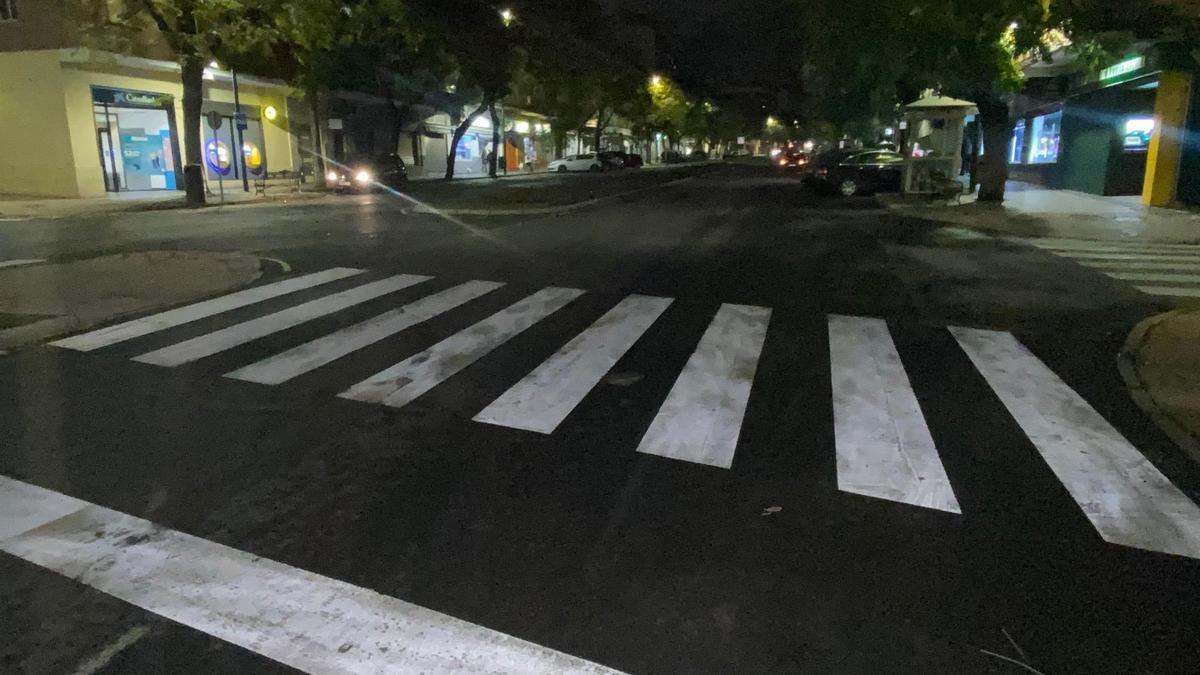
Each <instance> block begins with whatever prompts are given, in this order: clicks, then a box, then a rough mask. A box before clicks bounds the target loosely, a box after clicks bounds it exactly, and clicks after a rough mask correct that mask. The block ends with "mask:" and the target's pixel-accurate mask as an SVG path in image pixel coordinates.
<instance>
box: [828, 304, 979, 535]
mask: <svg viewBox="0 0 1200 675" xmlns="http://www.w3.org/2000/svg"><path fill="white" fill-rule="evenodd" d="M829 358H830V361H829V366H830V371H831V372H830V374H831V376H832V383H833V419H834V437H835V439H836V445H837V474H838V489H840V490H842V491H844V492H852V493H855V494H860V495H866V496H868V497H877V498H880V499H888V500H891V501H895V502H903V503H905V504H913V505H916V506H924V507H928V508H931V509H938V510H940V511H949V512H951V513H962V511H961V510H959V507H958V500H957V499H955V497H954V490H953V489H952V488H951V487H950V479H949V478H947V477H946V469H945V468H944V467H943V466H942V461H941V459H940V458H939V457H938V453H937V449H936V448H935V447H934V444H933V438H932V437H931V436H930V434H929V427H928V426H926V424H925V417H924V415H922V414H921V408H920V406H919V405H918V404H917V397H916V394H914V393H913V390H912V385H910V384H909V382H908V375H907V374H906V373H905V372H904V365H903V364H901V362H900V354H898V353H897V352H896V346H895V344H893V342H892V337H891V335H890V334H889V333H888V328H887V324H886V323H885V322H884V321H883V320H882V319H868V318H861V317H853V316H830V317H829Z"/></svg>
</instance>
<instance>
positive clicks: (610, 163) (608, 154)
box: [596, 150, 625, 169]
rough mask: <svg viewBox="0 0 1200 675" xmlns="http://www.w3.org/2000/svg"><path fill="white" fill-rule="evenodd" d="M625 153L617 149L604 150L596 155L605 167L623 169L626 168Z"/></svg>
mask: <svg viewBox="0 0 1200 675" xmlns="http://www.w3.org/2000/svg"><path fill="white" fill-rule="evenodd" d="M624 155H625V153H623V152H619V151H617V150H604V151H601V152H597V153H596V157H597V158H599V159H600V161H601V162H602V163H603V166H604V168H605V169H623V168H625V157H624Z"/></svg>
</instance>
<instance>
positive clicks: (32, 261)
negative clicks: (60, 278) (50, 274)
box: [0, 258, 46, 267]
mask: <svg viewBox="0 0 1200 675" xmlns="http://www.w3.org/2000/svg"><path fill="white" fill-rule="evenodd" d="M44 262H46V259H45V258H20V259H16V260H0V267H21V266H23V265H36V264H38V263H44Z"/></svg>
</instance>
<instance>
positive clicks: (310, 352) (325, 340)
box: [225, 281, 504, 384]
mask: <svg viewBox="0 0 1200 675" xmlns="http://www.w3.org/2000/svg"><path fill="white" fill-rule="evenodd" d="M503 285H504V284H501V283H497V282H494V281H468V282H466V283H464V284H459V285H458V286H454V287H452V288H447V289H446V290H444V291H439V292H437V293H434V294H433V295H429V296H426V297H424V298H421V299H420V300H417V301H415V302H411V303H409V304H407V305H405V306H403V307H397V308H396V309H393V310H389V311H387V312H384V313H383V314H380V315H379V316H376V317H372V318H370V319H367V320H366V321H363V322H362V323H357V324H355V325H353V326H350V327H348V328H343V329H342V330H339V331H337V332H336V333H330V334H329V335H326V336H324V337H320V338H317V339H316V340H313V341H312V342H306V343H304V344H302V345H300V346H298V347H294V348H292V349H289V350H287V351H286V352H281V353H279V354H276V355H274V356H270V357H267V358H265V359H263V360H261V361H258V362H256V363H252V364H250V365H248V366H246V367H244V368H239V369H237V370H235V371H233V372H231V373H226V374H225V377H231V378H233V379H235V380H245V381H247V382H258V383H259V384H280V383H283V382H287V381H288V380H290V379H292V378H293V377H297V376H299V375H303V374H304V373H307V372H308V371H310V370H313V369H316V368H320V367H321V366H323V365H325V364H327V363H331V362H333V361H336V360H337V359H340V358H342V357H343V356H345V355H347V354H350V353H352V352H355V351H358V350H359V349H362V348H364V347H368V346H370V345H373V344H375V343H376V342H379V341H380V340H383V339H384V338H387V337H390V336H392V335H395V334H396V333H399V332H400V331H402V330H405V329H407V328H411V327H413V326H415V325H417V324H419V323H421V322H423V321H428V320H429V319H432V318H433V317H435V316H438V315H439V314H442V313H445V312H448V311H450V310H452V309H454V308H455V307H458V306H459V305H462V304H464V303H466V302H469V301H471V300H474V299H475V298H478V297H480V296H481V295H484V294H487V293H490V292H492V291H494V290H496V289H497V288H500V287H501V286H503Z"/></svg>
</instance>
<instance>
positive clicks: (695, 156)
mask: <svg viewBox="0 0 1200 675" xmlns="http://www.w3.org/2000/svg"><path fill="white" fill-rule="evenodd" d="M706 159H708V153H707V152H705V151H703V150H693V151H692V152H691V153H690V154H688V156H687V161H689V162H703V161H704V160H706Z"/></svg>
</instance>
